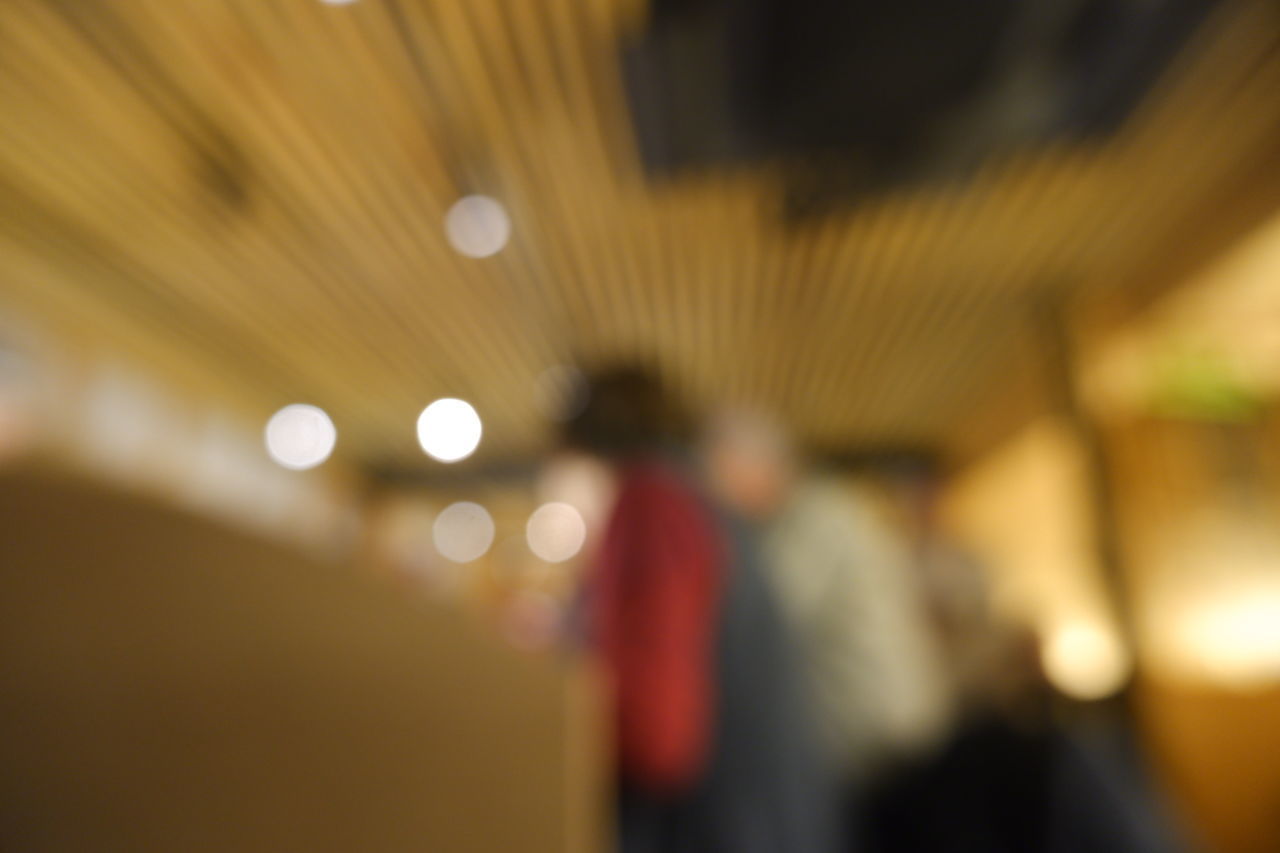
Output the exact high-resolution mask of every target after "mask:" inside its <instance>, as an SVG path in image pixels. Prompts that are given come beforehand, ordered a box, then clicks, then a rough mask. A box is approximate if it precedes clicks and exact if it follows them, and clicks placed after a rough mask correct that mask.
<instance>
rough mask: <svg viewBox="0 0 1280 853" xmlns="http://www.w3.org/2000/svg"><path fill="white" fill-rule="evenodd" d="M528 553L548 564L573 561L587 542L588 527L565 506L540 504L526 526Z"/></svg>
mask: <svg viewBox="0 0 1280 853" xmlns="http://www.w3.org/2000/svg"><path fill="white" fill-rule="evenodd" d="M525 536H526V538H527V539H528V541H529V550H530V551H532V552H533V553H534V554H536V555H538V557H539V558H541V559H543V560H546V561H547V562H548V563H562V562H564V561H565V560H569V559H572V558H573V557H575V556H577V554H578V552H579V551H581V550H582V545H583V543H584V542H586V541H587V525H586V522H584V521H583V520H582V514H581V513H580V512H578V511H577V510H576V509H574V508H573V507H572V506H570V505H569V504H567V503H548V504H543V505H542V506H540V507H538V508H537V509H536V510H534V511H533V514H532V515H530V516H529V523H528V524H527V525H525Z"/></svg>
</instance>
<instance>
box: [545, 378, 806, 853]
mask: <svg viewBox="0 0 1280 853" xmlns="http://www.w3.org/2000/svg"><path fill="white" fill-rule="evenodd" d="M688 423H689V421H688V419H687V417H686V416H685V415H684V414H683V413H682V412H681V411H680V410H679V408H678V407H677V406H676V405H674V403H673V402H672V400H671V398H670V397H669V396H668V395H667V394H666V393H665V392H664V390H663V389H662V387H661V385H660V383H659V382H658V380H657V379H656V378H655V377H654V376H653V375H651V374H649V373H647V372H645V371H643V370H641V369H637V368H621V369H616V370H611V371H607V372H603V373H601V374H598V375H597V376H595V377H594V378H593V379H592V380H591V381H590V383H589V397H588V401H587V403H586V405H585V407H584V408H582V410H581V412H580V413H578V415H577V416H576V417H574V418H572V419H571V420H570V421H569V423H568V424H567V439H568V442H569V443H570V444H571V445H572V446H576V447H578V448H581V449H585V450H588V451H590V452H593V453H596V454H598V455H600V456H602V457H604V458H607V459H609V460H610V461H611V462H612V464H613V466H614V468H615V470H616V490H617V491H616V499H615V502H614V506H613V510H612V512H611V514H610V516H609V519H608V521H607V524H606V528H605V532H604V535H603V537H602V541H601V542H600V546H599V553H598V556H597V558H596V560H595V563H594V565H593V566H592V567H591V569H590V570H589V571H588V576H587V579H586V583H587V591H586V594H585V598H586V604H585V607H584V610H585V611H586V616H587V618H586V622H587V631H588V634H589V637H590V639H591V641H592V642H593V643H594V644H595V645H596V647H597V648H598V650H599V653H600V654H601V656H602V658H603V662H604V664H605V667H606V669H607V671H608V674H609V676H610V679H611V681H612V686H613V701H614V708H615V711H614V718H615V737H616V753H617V774H618V797H619V799H618V808H619V814H618V820H619V834H620V842H621V849H622V850H623V851H625V853H633V851H646V853H647V851H685V850H687V851H700V853H701V851H707V853H753V851H760V853H774V851H776V852H777V853H784V851H786V853H791V851H795V853H805V852H806V851H821V850H826V849H829V843H830V837H831V836H830V834H829V833H828V832H827V830H826V828H825V826H824V823H823V819H824V812H823V810H822V809H821V807H820V802H819V794H820V791H821V790H822V789H821V786H820V785H819V784H817V783H816V781H815V775H814V774H815V773H816V772H817V764H816V761H814V760H813V753H812V751H810V750H806V749H805V748H804V746H803V743H802V740H803V738H804V735H805V726H804V723H803V720H804V717H803V714H802V712H801V710H800V707H801V702H802V701H803V699H802V696H801V689H800V687H799V685H798V684H797V683H796V681H795V677H794V672H795V667H794V665H793V661H792V658H791V647H790V646H789V644H788V643H787V638H786V635H785V629H784V625H783V619H782V617H781V614H780V613H779V612H778V610H777V607H776V606H775V603H774V601H773V599H772V597H771V590H770V589H769V587H768V586H767V584H765V583H764V582H763V578H762V577H761V576H760V575H759V573H758V571H757V567H756V562H755V560H754V557H753V554H752V551H751V550H750V549H751V544H750V542H749V541H748V540H746V539H745V538H743V537H742V536H741V535H739V533H740V530H738V529H737V528H736V527H735V526H734V525H733V521H732V519H730V518H729V517H728V516H725V515H723V514H720V513H718V512H717V511H716V510H715V509H714V508H713V507H712V506H711V504H710V503H709V502H708V501H707V500H706V498H705V496H704V494H703V493H702V490H701V489H700V487H699V485H698V483H697V481H696V478H695V476H694V474H693V472H692V468H691V466H690V465H689V464H688V462H687V460H686V459H685V455H686V454H685V452H684V451H683V449H682V448H683V445H684V444H685V443H686V442H687V436H688Z"/></svg>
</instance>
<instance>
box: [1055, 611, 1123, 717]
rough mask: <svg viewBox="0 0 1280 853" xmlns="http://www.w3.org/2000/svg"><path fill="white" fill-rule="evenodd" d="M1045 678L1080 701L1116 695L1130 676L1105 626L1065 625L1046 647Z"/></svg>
mask: <svg viewBox="0 0 1280 853" xmlns="http://www.w3.org/2000/svg"><path fill="white" fill-rule="evenodd" d="M1043 664H1044V669H1045V674H1046V675H1047V676H1048V677H1049V680H1050V681H1051V682H1053V685H1054V686H1055V687H1057V688H1058V689H1059V690H1061V691H1062V692H1063V693H1065V694H1067V695H1068V696H1071V697H1073V698H1076V699H1081V700H1086V701H1088V700H1093V699H1102V698H1104V697H1106V696H1110V695H1111V694H1112V693H1115V692H1116V691H1117V690H1119V689H1120V688H1121V687H1122V686H1123V685H1124V681H1125V679H1126V678H1127V677H1128V674H1129V666H1128V661H1127V659H1126V657H1125V654H1124V651H1123V649H1121V647H1120V644H1119V641H1118V640H1117V639H1116V637H1115V636H1114V635H1113V634H1112V633H1111V632H1110V631H1107V630H1106V629H1105V628H1103V627H1102V626H1101V625H1096V624H1092V623H1086V622H1079V623H1073V624H1068V625H1064V626H1062V627H1061V628H1059V629H1058V630H1057V631H1055V632H1054V633H1053V634H1052V635H1051V636H1050V637H1049V641H1048V643H1046V645H1045V648H1044V654H1043Z"/></svg>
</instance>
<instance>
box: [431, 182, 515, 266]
mask: <svg viewBox="0 0 1280 853" xmlns="http://www.w3.org/2000/svg"><path fill="white" fill-rule="evenodd" d="M444 231H445V236H446V237H448V238H449V245H451V246H453V248H454V249H456V250H457V251H458V253H459V254H463V255H466V256H467V257H469V258H487V257H489V256H490V255H496V254H497V253H498V252H500V251H502V247H503V246H505V245H507V240H509V239H510V238H511V219H510V217H508V216H507V211H506V209H505V208H504V207H503V206H502V205H501V204H499V203H498V202H497V201H495V200H493V199H491V198H489V197H488V196H483V195H469V196H464V197H463V198H460V199H458V200H457V201H456V202H454V204H453V207H450V208H449V212H448V213H447V214H445V218H444Z"/></svg>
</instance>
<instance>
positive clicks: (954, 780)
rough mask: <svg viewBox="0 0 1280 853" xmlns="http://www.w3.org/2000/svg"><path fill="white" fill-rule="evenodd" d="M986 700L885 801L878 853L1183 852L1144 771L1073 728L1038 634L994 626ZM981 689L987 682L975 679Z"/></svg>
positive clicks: (878, 811) (876, 833) (877, 800)
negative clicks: (1061, 714) (1062, 712)
mask: <svg viewBox="0 0 1280 853" xmlns="http://www.w3.org/2000/svg"><path fill="white" fill-rule="evenodd" d="M990 631H991V634H992V635H991V636H990V637H989V638H987V641H986V642H985V643H984V644H983V645H984V647H985V648H986V650H987V652H988V658H987V662H988V666H989V670H988V671H987V673H986V677H985V679H984V680H983V681H982V684H983V685H984V686H985V691H986V692H985V695H984V696H980V695H979V694H978V693H977V692H973V693H970V695H969V699H970V704H969V706H968V708H967V709H966V713H965V717H964V719H963V721H962V723H961V724H960V725H959V726H958V727H957V729H956V731H955V733H954V735H953V736H952V737H951V738H950V740H949V741H948V743H947V744H946V746H945V748H944V749H942V750H941V751H940V752H939V753H937V754H936V755H932V756H929V757H928V758H926V759H924V760H922V761H920V762H919V763H918V764H917V765H916V766H914V767H910V768H908V769H906V770H904V771H903V772H900V773H899V774H897V775H896V776H895V777H894V778H893V779H892V780H890V781H889V782H887V783H886V784H884V785H883V786H882V787H881V788H880V789H879V790H878V791H877V792H876V793H875V795H874V797H873V806H872V807H871V808H870V809H869V815H870V817H869V820H868V828H867V832H866V834H865V841H866V843H867V846H868V848H869V849H871V850H873V851H875V853H928V851H947V853H951V852H952V851H973V853H1021V852H1022V851H1049V853H1073V851H1086V850H1087V851H1090V853H1094V852H1095V851H1097V852H1098V853H1107V851H1111V852H1112V853H1144V851H1145V852H1146V853H1168V852H1169V851H1179V850H1182V849H1183V845H1182V844H1181V843H1180V842H1179V841H1178V839H1177V835H1176V833H1175V832H1174V831H1173V825H1172V823H1171V822H1170V821H1169V820H1168V819H1167V817H1166V815H1165V813H1164V810H1163V809H1162V808H1161V806H1160V804H1159V803H1158V802H1157V801H1156V799H1155V798H1154V797H1153V796H1152V793H1151V791H1150V790H1149V788H1148V786H1147V783H1146V781H1145V780H1144V779H1143V778H1142V776H1141V774H1140V773H1139V772H1138V768H1136V767H1134V766H1130V765H1129V764H1128V763H1127V762H1126V760H1125V759H1126V757H1125V756H1124V755H1123V753H1122V752H1120V751H1118V750H1117V749H1115V746H1114V744H1108V743H1106V742H1104V741H1100V740H1098V739H1097V738H1087V737H1084V736H1082V735H1083V734H1084V733H1083V732H1082V731H1078V730H1075V729H1074V728H1072V727H1069V726H1067V725H1064V724H1063V722H1062V721H1061V720H1060V719H1059V718H1058V717H1057V716H1056V715H1055V714H1054V713H1053V706H1054V704H1055V701H1056V698H1055V696H1054V693H1053V689H1052V687H1051V686H1050V684H1049V682H1048V680H1047V678H1046V677H1045V675H1044V672H1043V671H1042V669H1041V667H1040V652H1039V648H1038V643H1037V641H1036V637H1035V635H1034V634H1033V633H1032V632H1031V631H1029V630H1028V629H1025V628H1020V627H1017V626H1011V625H1000V624H996V623H993V624H992V625H991V626H990ZM975 684H976V682H975Z"/></svg>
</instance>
